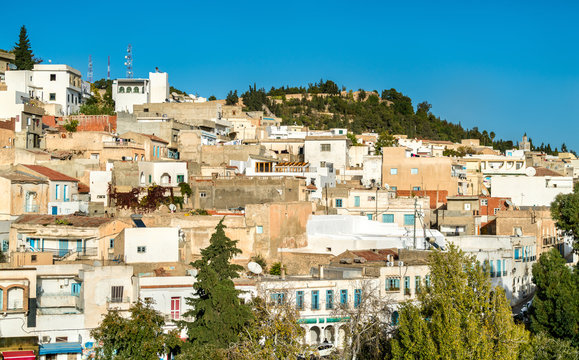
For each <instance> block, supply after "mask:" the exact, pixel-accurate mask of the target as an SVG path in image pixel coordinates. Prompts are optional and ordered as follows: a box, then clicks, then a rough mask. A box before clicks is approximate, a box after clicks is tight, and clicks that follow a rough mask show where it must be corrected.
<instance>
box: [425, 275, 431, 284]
mask: <svg viewBox="0 0 579 360" xmlns="http://www.w3.org/2000/svg"><path fill="white" fill-rule="evenodd" d="M424 283H425V284H426V287H430V275H426V276H425V277H424Z"/></svg>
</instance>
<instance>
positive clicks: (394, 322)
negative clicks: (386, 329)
mask: <svg viewBox="0 0 579 360" xmlns="http://www.w3.org/2000/svg"><path fill="white" fill-rule="evenodd" d="M398 317H399V316H398V311H394V312H393V313H392V317H391V320H392V321H391V323H390V324H391V325H392V326H394V325H398Z"/></svg>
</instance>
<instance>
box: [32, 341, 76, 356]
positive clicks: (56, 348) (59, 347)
mask: <svg viewBox="0 0 579 360" xmlns="http://www.w3.org/2000/svg"><path fill="white" fill-rule="evenodd" d="M79 353H82V346H81V345H80V343H79V342H58V343H50V344H42V345H40V349H39V350H38V355H49V354H79Z"/></svg>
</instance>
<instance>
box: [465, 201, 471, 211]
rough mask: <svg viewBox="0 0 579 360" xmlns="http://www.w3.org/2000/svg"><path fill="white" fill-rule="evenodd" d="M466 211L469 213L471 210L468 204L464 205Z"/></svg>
mask: <svg viewBox="0 0 579 360" xmlns="http://www.w3.org/2000/svg"><path fill="white" fill-rule="evenodd" d="M464 210H465V211H469V210H470V204H468V203H466V204H464Z"/></svg>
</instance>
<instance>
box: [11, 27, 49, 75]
mask: <svg viewBox="0 0 579 360" xmlns="http://www.w3.org/2000/svg"><path fill="white" fill-rule="evenodd" d="M13 52H14V65H16V68H17V69H18V70H32V68H33V67H34V64H38V63H40V62H42V60H40V59H37V58H35V57H34V54H33V53H32V49H31V47H30V40H29V39H28V33H27V31H26V26H24V25H22V27H21V28H20V35H19V36H18V42H17V43H16V44H15V46H14V50H13Z"/></svg>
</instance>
